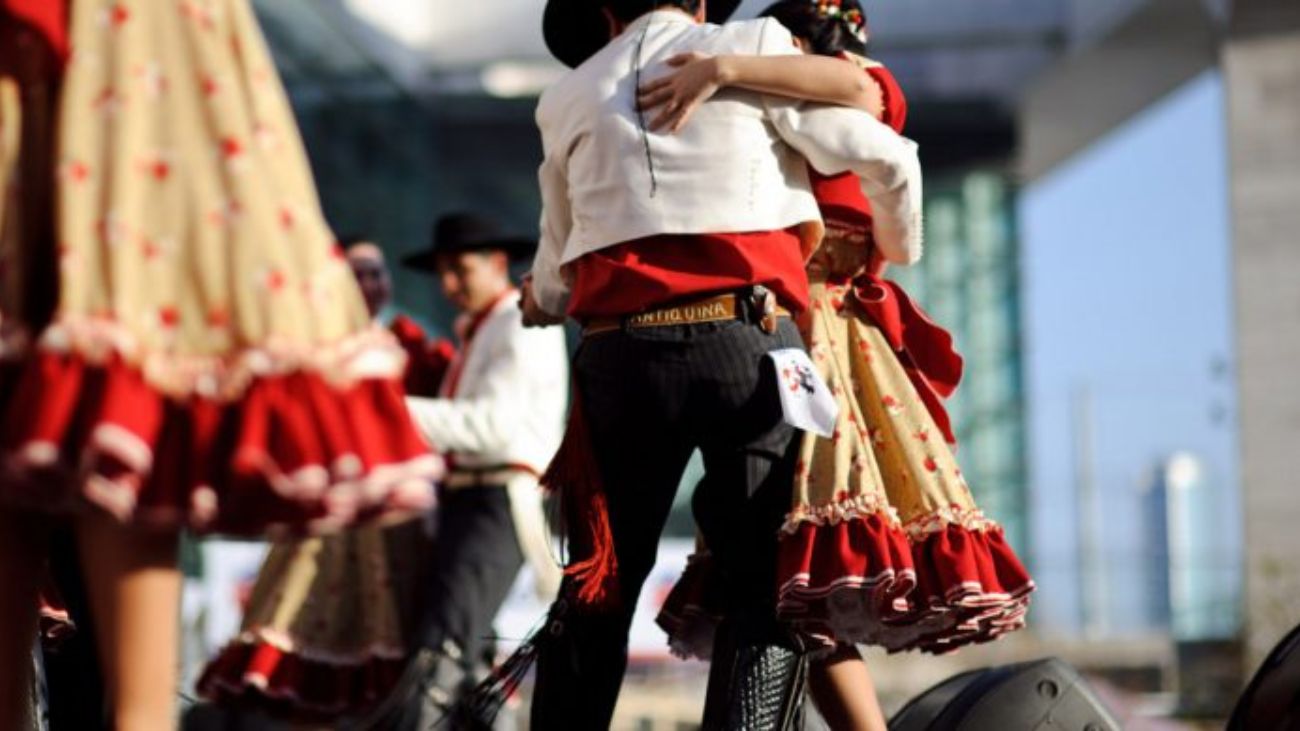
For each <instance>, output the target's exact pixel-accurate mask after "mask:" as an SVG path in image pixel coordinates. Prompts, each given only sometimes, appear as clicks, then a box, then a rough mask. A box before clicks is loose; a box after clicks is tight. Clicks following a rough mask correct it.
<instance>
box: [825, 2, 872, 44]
mask: <svg viewBox="0 0 1300 731" xmlns="http://www.w3.org/2000/svg"><path fill="white" fill-rule="evenodd" d="M812 3H813V5H814V6H815V7H816V8H817V14H818V15H820V16H822V17H823V18H831V19H834V20H838V21H840V22H841V23H843V24H844V27H846V28H848V30H849V33H851V34H852V35H853V37H854V38H857V39H858V41H860V42H861V43H862V45H864V46H865V45H866V44H867V18H866V16H865V15H863V14H862V10H861V9H859V8H856V7H854V8H847V9H846V8H845V7H844V0H812Z"/></svg>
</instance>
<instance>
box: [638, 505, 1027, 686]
mask: <svg viewBox="0 0 1300 731" xmlns="http://www.w3.org/2000/svg"><path fill="white" fill-rule="evenodd" d="M777 570H778V579H779V581H778V586H779V587H780V588H779V590H778V605H777V611H778V613H779V614H780V616H781V617H782V618H783V619H785V620H787V621H789V622H791V623H792V624H793V625H794V626H795V627H796V628H797V629H798V630H799V631H800V632H801V633H802V634H804V635H805V636H807V637H809V638H810V639H812V640H814V641H816V642H817V643H819V644H824V645H827V646H829V645H834V644H869V645H879V646H881V647H884V648H885V649H886V650H889V651H890V652H900V651H904V650H921V651H923V652H931V653H935V654H941V653H945V652H949V651H951V650H954V649H956V648H958V647H961V646H963V645H969V644H974V643H980V642H988V641H990V640H994V639H997V638H998V637H1000V636H1001V635H1003V634H1006V633H1007V632H1011V631H1014V630H1017V629H1020V628H1021V627H1023V626H1024V624H1025V613H1026V611H1027V609H1028V606H1029V595H1030V593H1031V592H1033V590H1034V583H1033V581H1032V580H1031V579H1030V577H1029V573H1028V572H1027V571H1026V570H1025V568H1024V566H1023V565H1022V564H1021V562H1020V559H1019V558H1017V557H1016V555H1015V552H1014V551H1012V550H1011V547H1010V546H1008V545H1007V543H1006V540H1005V539H1004V537H1003V535H1002V530H1001V529H1000V528H997V527H985V528H967V527H964V526H962V525H958V524H955V523H951V524H948V525H947V526H945V527H943V528H942V529H940V530H938V531H935V532H933V533H929V534H928V535H924V536H923V537H921V538H920V539H919V540H911V539H909V538H908V535H907V533H906V532H905V530H904V529H903V528H901V527H899V526H898V525H897V524H896V523H894V522H892V521H890V520H888V519H887V518H885V517H884V516H883V515H881V514H879V513H876V514H871V515H867V516H863V517H855V518H851V519H847V520H843V521H840V522H838V523H833V524H832V523H827V524H824V525H818V524H815V523H809V522H805V523H801V524H799V525H798V527H797V529H796V530H795V531H794V532H793V533H789V534H785V535H783V536H782V537H781V546H780V549H779V556H778V559H777ZM719 586H720V582H718V581H717V577H716V575H715V574H714V568H713V566H712V562H711V560H710V558H709V557H708V555H707V554H703V555H696V556H692V557H691V560H690V562H689V563H688V564H687V567H686V570H685V571H684V572H683V573H682V576H681V578H680V579H679V580H678V582H677V584H676V585H674V587H673V589H672V591H671V592H670V593H669V595H668V598H667V600H666V601H665V602H664V606H663V608H662V609H661V610H660V612H659V616H658V617H657V619H656V621H657V622H658V624H659V626H660V627H662V628H663V629H664V631H665V632H667V633H668V638H669V647H670V648H671V649H672V651H673V653H674V654H676V655H678V656H680V657H685V658H692V657H694V658H699V659H703V660H707V659H709V657H710V655H711V654H712V650H713V638H714V633H715V630H716V628H717V624H718V621H719V619H720V617H721V614H722V606H723V605H722V602H721V601H720V597H718V591H719Z"/></svg>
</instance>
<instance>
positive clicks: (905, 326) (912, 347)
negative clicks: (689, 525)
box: [659, 244, 1034, 657]
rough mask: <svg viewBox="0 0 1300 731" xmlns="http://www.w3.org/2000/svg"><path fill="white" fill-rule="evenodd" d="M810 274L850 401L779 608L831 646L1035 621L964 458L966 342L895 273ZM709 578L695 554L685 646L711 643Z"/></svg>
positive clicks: (790, 537)
mask: <svg viewBox="0 0 1300 731" xmlns="http://www.w3.org/2000/svg"><path fill="white" fill-rule="evenodd" d="M832 246H833V244H832ZM809 274H810V279H811V280H812V299H813V305H812V311H811V313H810V316H809V318H808V322H807V327H806V332H805V337H806V339H807V342H808V346H809V352H810V354H811V356H812V359H813V362H814V364H815V365H816V367H817V368H818V370H819V372H820V374H821V376H822V377H823V378H824V379H825V381H826V383H827V385H828V386H829V387H830V389H831V392H832V394H833V395H834V396H835V398H836V400H837V402H838V404H839V408H840V411H839V416H838V423H837V424H836V428H835V432H834V435H833V436H832V437H831V438H829V439H825V438H821V437H818V436H816V435H806V436H805V437H804V441H803V444H802V446H801V451H800V458H799V462H798V464H797V465H796V479H795V485H794V490H793V505H792V507H791V510H790V512H789V514H788V515H787V516H786V521H785V525H784V527H783V528H782V531H781V534H780V547H779V558H778V566H777V575H778V598H777V601H778V605H777V609H778V613H779V614H780V616H781V617H782V618H783V619H785V620H786V621H788V622H790V623H791V624H792V625H793V626H794V627H795V628H796V629H797V630H798V631H800V632H801V634H803V635H805V636H806V637H807V638H808V639H810V640H811V641H814V642H816V643H819V644H823V645H831V644H840V643H858V644H871V645H878V646H882V647H884V648H886V649H888V650H890V651H901V650H911V649H918V650H923V651H927V652H935V653H941V652H946V651H949V650H952V649H955V648H957V647H960V646H962V645H966V644H970V643H975V642H986V641H988V640H992V639H995V638H997V637H1000V636H1002V635H1004V634H1006V633H1007V632H1010V631H1013V630H1015V629H1018V628H1020V627H1022V626H1024V619H1025V613H1026V610H1027V608H1028V602H1029V595H1030V593H1031V592H1032V591H1033V589H1034V583H1033V581H1032V580H1031V579H1030V577H1029V574H1028V573H1027V572H1026V571H1025V568H1024V566H1023V565H1022V563H1021V562H1020V560H1019V558H1018V557H1017V556H1016V554H1015V552H1014V551H1013V550H1012V548H1011V547H1010V546H1009V545H1008V544H1007V542H1006V540H1005V538H1004V536H1003V532H1002V529H1001V527H1000V526H998V525H997V524H996V523H995V522H993V521H992V520H990V519H988V518H987V517H985V516H984V515H983V513H981V512H980V510H979V508H978V507H977V506H976V504H975V500H974V497H973V495H972V494H971V491H970V489H969V488H968V486H967V484H966V480H965V478H964V477H963V476H962V472H961V470H960V468H959V467H958V465H957V462H956V460H955V458H954V455H953V447H952V445H951V442H952V436H951V429H950V427H949V423H948V418H947V414H946V413H944V412H943V410H942V399H943V398H944V397H946V396H948V395H949V394H951V393H952V391H953V389H954V388H955V387H956V384H957V381H958V380H959V379H960V372H961V361H960V357H959V356H957V355H956V354H955V352H953V351H952V349H951V338H950V337H948V336H947V334H946V333H944V332H943V331H942V330H940V329H939V328H938V327H937V326H935V325H934V323H933V322H931V321H930V320H929V319H928V318H927V317H926V316H925V315H924V313H923V312H921V311H920V309H919V308H918V307H916V305H915V304H914V303H912V302H911V300H910V299H909V298H907V296H906V294H905V293H904V292H903V291H902V290H901V289H900V288H898V287H897V285H894V284H893V283H891V282H886V281H884V280H881V279H879V278H878V277H875V276H872V275H869V274H860V275H859V276H858V277H856V278H855V279H852V280H850V279H848V278H847V277H846V278H840V279H834V278H831V277H827V276H826V274H825V273H824V272H823V271H820V270H819V269H818V268H817V266H816V262H815V263H814V266H813V267H810V271H809ZM710 574H711V569H710V567H709V560H708V558H707V555H698V556H697V557H695V558H694V559H693V560H692V562H691V564H690V565H689V566H688V568H687V570H686V572H685V573H684V575H683V578H682V580H681V581H680V582H679V583H678V585H677V587H675V588H674V590H673V592H672V593H671V594H670V596H669V599H668V601H667V602H666V603H665V607H664V609H663V610H662V612H661V614H660V617H659V622H660V625H661V626H663V627H664V628H665V629H666V630H667V631H668V632H669V635H670V646H672V647H673V649H674V651H675V652H677V653H678V654H682V655H687V656H699V657H707V656H708V653H709V652H710V651H711V647H712V626H713V625H714V624H716V621H717V619H718V614H719V612H718V611H717V609H716V606H717V604H716V602H715V601H714V600H712V599H710V592H711V591H713V590H714V589H713V586H714V584H715V583H716V582H714V581H713V580H712V579H711V577H710Z"/></svg>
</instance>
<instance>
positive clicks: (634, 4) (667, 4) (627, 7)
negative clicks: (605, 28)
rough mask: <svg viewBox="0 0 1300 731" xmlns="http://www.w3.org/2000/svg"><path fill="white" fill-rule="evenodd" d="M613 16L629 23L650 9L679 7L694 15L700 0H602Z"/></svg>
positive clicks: (698, 8) (698, 7)
mask: <svg viewBox="0 0 1300 731" xmlns="http://www.w3.org/2000/svg"><path fill="white" fill-rule="evenodd" d="M602 5H604V6H605V7H606V8H609V12H611V13H613V14H614V17H615V18H618V19H619V20H621V21H623V22H624V23H631V22H632V21H634V20H636V19H637V18H639V17H641V16H642V15H645V14H646V13H648V12H650V11H651V10H658V9H659V8H680V9H681V10H685V11H686V12H688V13H690V14H691V15H694V14H696V13H698V12H699V10H700V0H604V2H603V3H602Z"/></svg>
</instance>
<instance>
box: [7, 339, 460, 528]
mask: <svg viewBox="0 0 1300 731" xmlns="http://www.w3.org/2000/svg"><path fill="white" fill-rule="evenodd" d="M0 408H3V412H2V413H3V417H4V424H3V441H2V444H3V462H2V463H0V477H2V479H0V487H2V488H3V498H4V499H6V500H8V501H10V502H16V503H19V504H22V505H25V506H29V507H33V508H38V509H61V508H68V507H73V506H75V505H76V504H77V503H78V502H82V501H84V502H89V503H91V504H94V505H96V506H98V507H100V508H102V509H103V510H105V511H107V512H108V513H110V514H112V515H114V516H116V517H118V518H119V519H121V520H123V521H127V520H130V521H134V522H137V523H139V524H143V525H155V526H158V527H166V528H176V527H181V526H185V527H189V528H191V529H194V530H198V531H202V532H220V533H227V534H234V535H258V534H261V533H263V532H265V531H267V530H268V529H280V530H287V531H291V532H300V531H314V530H330V529H334V528H338V527H342V526H345V525H348V524H350V523H353V522H357V521H362V520H369V519H373V518H378V517H382V516H387V515H390V514H409V513H412V512H417V511H422V510H427V509H429V508H430V507H431V506H432V501H433V493H432V488H431V485H430V480H432V479H434V478H436V477H438V476H439V474H440V472H441V469H442V462H441V460H440V459H439V458H438V457H436V456H434V455H431V454H429V452H428V449H427V448H426V447H425V446H424V444H423V443H422V442H421V441H420V439H419V437H418V436H417V434H416V432H415V429H414V427H413V426H412V424H411V422H410V417H409V415H408V414H407V411H406V406H405V404H404V402H403V400H402V395H401V392H400V390H399V387H398V384H397V383H396V382H395V381H391V380H387V379H383V378H367V379H361V380H357V381H355V382H352V383H350V384H348V385H335V384H333V383H331V382H328V381H327V380H326V379H325V378H324V377H323V376H322V375H321V374H318V373H315V372H309V371H292V372H289V373H285V374H276V375H264V376H259V377H256V378H254V380H253V381H252V382H251V383H250V384H249V385H248V387H247V390H246V391H244V393H243V395H242V397H241V398H239V399H237V400H234V401H229V402H225V401H220V400H217V399H215V398H206V397H203V396H198V395H195V396H190V397H186V398H184V399H178V398H169V397H167V396H164V395H163V394H161V393H160V392H158V391H157V390H156V389H154V388H153V387H151V386H150V385H149V384H148V383H147V382H146V381H145V378H144V376H143V375H142V374H141V372H140V371H139V370H138V369H135V368H132V367H129V366H127V365H126V364H125V363H123V362H122V361H121V360H120V359H117V358H113V359H111V360H109V361H108V362H107V363H106V364H104V365H92V364H89V363H87V362H86V361H84V360H83V359H82V358H80V357H78V356H76V355H62V354H57V353H52V352H49V351H36V352H35V353H33V355H32V356H31V357H29V358H27V359H25V360H24V361H22V362H20V363H12V364H8V365H6V366H4V367H3V368H0Z"/></svg>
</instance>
